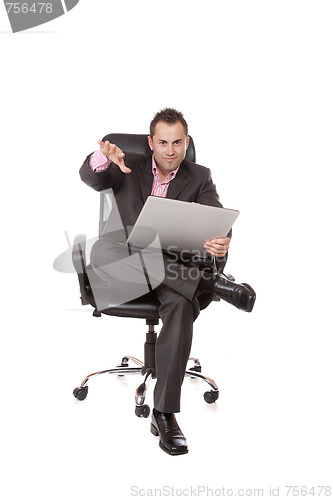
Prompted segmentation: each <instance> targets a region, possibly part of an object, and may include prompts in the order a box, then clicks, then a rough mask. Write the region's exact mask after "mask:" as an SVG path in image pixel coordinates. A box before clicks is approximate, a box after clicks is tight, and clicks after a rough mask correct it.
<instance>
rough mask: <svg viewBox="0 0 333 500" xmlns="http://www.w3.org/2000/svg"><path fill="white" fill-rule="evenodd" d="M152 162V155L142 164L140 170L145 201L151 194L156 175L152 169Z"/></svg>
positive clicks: (139, 175) (140, 181)
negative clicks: (154, 175)
mask: <svg viewBox="0 0 333 500" xmlns="http://www.w3.org/2000/svg"><path fill="white" fill-rule="evenodd" d="M151 162H152V160H151V157H149V158H148V160H147V161H146V162H144V163H142V165H140V172H138V178H139V183H140V188H141V193H142V198H143V202H145V201H146V199H147V198H148V196H149V195H150V194H151V189H152V185H153V180H154V177H153V173H152V170H151Z"/></svg>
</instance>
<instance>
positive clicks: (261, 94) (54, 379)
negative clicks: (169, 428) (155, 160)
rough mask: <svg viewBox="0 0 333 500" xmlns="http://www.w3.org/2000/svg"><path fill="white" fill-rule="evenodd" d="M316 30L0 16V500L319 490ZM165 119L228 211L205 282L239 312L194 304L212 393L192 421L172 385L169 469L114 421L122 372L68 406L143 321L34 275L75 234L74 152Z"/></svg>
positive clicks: (187, 402)
mask: <svg viewBox="0 0 333 500" xmlns="http://www.w3.org/2000/svg"><path fill="white" fill-rule="evenodd" d="M332 15H333V6H332V3H331V2H328V1H295V0H288V1H284V0H281V1H268V0H266V1H251V0H248V1H229V2H226V1H221V0H220V1H217V0H210V1H208V2H199V1H196V0H194V1H193V0H192V1H189V0H177V1H174V0H168V1H165V2H162V1H157V0H154V1H153V0H151V1H150V0H142V1H141V2H138V1H134V0H133V1H131V0H122V1H121V2H120V1H118V2H113V1H111V0H94V1H89V0H81V1H80V3H79V5H78V6H77V7H75V9H73V10H72V11H70V12H69V13H68V14H66V15H65V16H63V17H61V18H59V19H57V20H55V21H52V22H50V23H49V24H46V25H44V26H41V27H39V28H35V29H33V30H30V31H27V32H22V33H17V34H15V35H14V34H11V32H10V26H9V23H8V21H7V18H6V12H5V8H4V7H3V6H2V5H1V6H0V18H1V25H0V31H1V33H0V44H1V59H2V62H1V69H2V71H1V73H2V76H1V96H0V99H1V159H2V161H1V168H2V179H3V180H2V190H1V191H2V192H1V215H2V218H1V221H2V222H1V229H2V231H1V232H2V245H1V252H2V258H1V260H2V272H1V284H2V286H1V288H2V294H3V298H2V323H3V326H2V328H1V331H2V335H1V338H2V340H1V364H0V366H1V375H2V378H1V381H2V390H1V403H2V405H1V406H2V410H1V431H0V432H1V435H2V436H1V454H2V455H3V458H4V462H3V466H2V474H3V476H4V479H2V484H1V488H3V489H4V490H5V491H4V495H2V496H3V498H6V500H9V499H15V500H16V499H18V498H20V499H24V498H34V499H35V500H37V499H38V500H39V499H44V498H47V499H52V500H53V499H59V498H65V499H73V498H78V499H84V500H85V499H88V498H89V499H91V498H96V499H97V498H98V499H100V500H104V499H111V498H114V497H119V498H132V496H131V487H132V486H138V487H140V488H142V491H141V493H147V489H149V488H152V489H154V488H162V487H163V486H170V487H174V488H178V489H179V490H178V496H179V495H180V494H181V493H183V496H186V495H187V493H188V492H187V490H186V488H189V487H190V486H193V487H194V488H196V487H198V486H199V485H202V486H207V487H210V488H211V489H213V490H219V491H220V492H221V489H222V487H225V488H230V489H231V488H233V489H234V493H235V494H236V493H237V489H239V488H244V489H246V488H263V489H264V490H265V497H266V498H268V497H269V488H270V487H277V486H280V492H279V493H280V498H287V496H286V491H287V490H286V489H285V488H284V486H285V485H305V486H307V488H308V490H309V489H310V488H311V486H316V485H332V486H333V477H332V421H333V418H332V417H333V415H332V413H333V412H332V409H333V407H332V371H333V370H332V326H331V309H332V272H331V269H332V268H331V249H332V236H331V231H332V224H331V216H332V206H331V182H332V181H331V177H330V170H331V169H332V128H333V127H332V116H333V102H332V101H333V99H332V88H333V74H332V73H333V72H332V47H333V34H332V33H333V31H332V21H333V19H332ZM165 106H173V107H176V108H179V109H181V110H182V111H183V113H184V115H185V117H186V119H187V121H188V123H189V128H190V130H189V131H190V134H191V135H192V136H193V137H194V140H195V144H196V149H197V161H198V163H201V164H204V165H206V166H208V167H210V168H211V170H212V173H213V179H214V181H215V183H216V184H217V187H218V191H219V193H220V196H221V200H222V202H223V204H224V206H226V207H229V208H237V209H239V210H240V213H241V215H240V217H239V218H238V220H237V222H236V224H235V227H234V237H233V240H232V245H231V249H230V257H229V264H228V267H227V269H226V270H227V271H228V272H231V273H232V274H234V276H235V277H236V280H237V281H239V282H240V281H247V282H249V283H250V284H251V285H252V286H253V287H254V288H255V290H256V292H257V303H256V306H255V309H254V311H253V313H252V314H250V315H249V314H245V313H242V312H241V311H238V310H236V309H234V308H232V307H231V306H230V305H228V304H226V303H218V304H212V305H211V306H210V307H209V309H207V310H206V311H203V313H202V315H201V316H200V317H199V319H198V320H197V322H196V324H195V337H194V342H193V354H194V355H197V356H199V357H200V360H201V362H202V365H203V372H204V373H207V375H209V376H211V377H213V378H214V379H215V380H216V382H217V383H218V384H219V387H220V393H221V395H220V399H219V400H218V402H217V403H216V404H215V405H211V406H209V405H207V404H206V403H205V402H204V400H203V398H202V393H203V392H204V390H205V389H206V388H205V387H203V384H202V383H200V382H196V381H191V380H185V382H184V390H183V400H182V412H181V413H180V415H179V418H178V421H179V423H180V425H181V428H182V430H183V431H184V434H185V435H186V437H187V440H188V444H189V449H190V452H189V454H188V455H185V456H181V457H169V456H168V455H166V454H165V453H163V452H162V451H161V450H160V449H159V447H158V439H157V438H155V437H154V436H153V435H152V434H151V433H150V432H149V425H150V423H149V421H150V420H149V419H147V420H145V419H138V418H137V417H135V415H134V388H135V386H136V385H137V383H138V382H139V380H140V378H139V379H137V378H136V377H135V376H128V377H126V378H122V379H116V378H114V377H105V378H104V380H103V377H100V378H98V379H97V378H96V379H95V380H94V381H92V382H91V384H90V392H89V396H88V398H87V399H86V400H85V401H84V402H83V403H79V402H78V401H75V399H74V398H73V395H72V390H73V389H74V387H75V386H77V385H79V383H80V382H81V380H82V379H83V377H84V376H85V375H87V374H88V373H91V372H93V371H96V370H99V369H106V368H111V367H112V366H114V365H115V364H117V363H119V361H120V359H121V357H122V355H123V354H132V355H134V356H137V357H139V358H140V357H142V351H143V342H144V337H145V335H144V332H145V324H144V322H143V321H138V320H126V319H117V318H108V317H102V318H100V319H97V318H93V317H92V315H91V312H92V311H91V308H89V307H86V308H82V307H81V305H80V301H79V293H78V284H77V279H76V276H75V275H74V274H60V273H57V272H55V271H54V270H53V268H52V263H53V260H54V259H55V258H56V257H57V255H58V254H60V253H61V252H63V251H64V250H66V248H67V242H66V238H65V235H64V231H68V233H69V237H70V239H71V240H72V239H73V237H74V235H75V234H76V233H79V232H85V233H87V235H88V237H94V236H95V235H96V231H97V222H98V194H97V193H95V192H94V191H92V190H90V189H89V188H88V187H87V186H85V185H84V184H83V183H82V182H81V181H80V179H79V176H78V169H79V167H80V165H81V164H82V162H83V160H84V158H85V156H86V155H87V154H88V153H90V152H91V151H93V150H94V149H95V148H96V144H97V139H98V138H100V137H102V136H104V135H105V134H107V133H109V132H138V133H146V132H147V131H148V124H149V122H150V120H151V118H152V116H153V115H154V113H155V112H156V111H158V110H159V109H160V108H162V107H165ZM150 389H152V387H151V388H150ZM148 402H149V403H150V404H151V405H152V391H150V393H149V396H148ZM136 491H137V490H136ZM316 491H317V492H318V491H319V490H316ZM132 492H134V490H132ZM148 493H149V492H148ZM250 493H251V491H249V492H248V495H249V494H250ZM332 494H333V493H332ZM175 495H176V493H175ZM323 495H324V492H323V493H322V496H323ZM170 496H171V494H170ZM252 496H254V493H253V495H252ZM201 497H204V495H203V494H202V495H201ZM290 497H291V494H290V495H289V497H288V498H290ZM311 497H312V498H314V497H313V496H311V495H308V498H311Z"/></svg>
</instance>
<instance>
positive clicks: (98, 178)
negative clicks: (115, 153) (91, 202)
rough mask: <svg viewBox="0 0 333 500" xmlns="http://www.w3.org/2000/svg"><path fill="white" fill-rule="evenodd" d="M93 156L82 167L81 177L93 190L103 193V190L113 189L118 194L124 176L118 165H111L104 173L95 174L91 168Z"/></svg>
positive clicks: (88, 157)
mask: <svg viewBox="0 0 333 500" xmlns="http://www.w3.org/2000/svg"><path fill="white" fill-rule="evenodd" d="M90 157H91V154H90V155H88V156H87V158H86V159H85V161H84V163H83V165H82V167H81V168H80V177H81V179H82V180H83V182H85V184H87V185H88V186H90V187H91V188H93V189H95V190H96V191H103V189H109V188H112V189H113V191H114V192H117V190H118V188H119V186H120V184H121V181H122V179H123V176H124V175H126V174H124V173H123V172H122V171H121V170H120V168H119V167H118V165H115V164H114V163H111V165H110V166H109V167H108V168H107V169H106V170H104V171H102V172H94V171H93V170H91V168H90V166H89V161H90Z"/></svg>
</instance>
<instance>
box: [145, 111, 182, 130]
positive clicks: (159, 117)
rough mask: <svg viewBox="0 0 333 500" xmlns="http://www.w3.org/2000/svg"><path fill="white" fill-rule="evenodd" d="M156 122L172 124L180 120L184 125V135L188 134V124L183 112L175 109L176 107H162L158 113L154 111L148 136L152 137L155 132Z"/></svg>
mask: <svg viewBox="0 0 333 500" xmlns="http://www.w3.org/2000/svg"><path fill="white" fill-rule="evenodd" d="M158 122H165V123H167V124H168V125H174V124H175V123H177V122H180V123H181V124H182V125H183V127H184V130H185V135H186V136H187V135H188V125H187V123H186V120H185V118H184V116H183V113H181V112H180V111H177V110H176V109H173V108H164V109H161V111H159V112H158V113H156V115H155V116H154V118H153V119H152V121H151V122H150V128H149V131H150V137H153V135H154V134H155V128H156V125H157V124H158Z"/></svg>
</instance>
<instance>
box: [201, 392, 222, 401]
mask: <svg viewBox="0 0 333 500" xmlns="http://www.w3.org/2000/svg"><path fill="white" fill-rule="evenodd" d="M218 398H219V391H207V392H205V394H204V399H205V401H206V403H208V404H211V403H214V402H215V401H216V400H217V399H218Z"/></svg>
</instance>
